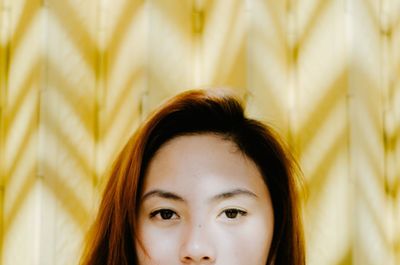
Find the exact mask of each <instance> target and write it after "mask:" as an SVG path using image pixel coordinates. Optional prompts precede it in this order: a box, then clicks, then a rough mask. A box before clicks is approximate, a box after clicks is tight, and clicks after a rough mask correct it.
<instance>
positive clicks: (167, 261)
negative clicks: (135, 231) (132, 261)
mask: <svg viewBox="0 0 400 265" xmlns="http://www.w3.org/2000/svg"><path fill="white" fill-rule="evenodd" d="M139 237H140V238H141V239H142V243H143V247H144V248H145V250H146V252H147V254H148V255H149V257H147V256H146V255H145V253H144V251H143V250H142V249H141V248H140V246H139V245H138V244H136V249H137V252H138V259H139V264H140V265H155V264H157V265H158V264H163V265H175V264H177V261H178V259H179V255H178V254H179V252H178V246H179V238H180V234H179V230H178V229H168V230H163V229H158V228H156V227H152V226H147V227H146V226H144V227H143V228H142V229H140V230H139Z"/></svg>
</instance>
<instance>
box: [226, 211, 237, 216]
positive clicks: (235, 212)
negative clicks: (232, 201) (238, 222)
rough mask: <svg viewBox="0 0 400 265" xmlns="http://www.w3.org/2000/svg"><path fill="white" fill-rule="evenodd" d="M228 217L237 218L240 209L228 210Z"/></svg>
mask: <svg viewBox="0 0 400 265" xmlns="http://www.w3.org/2000/svg"><path fill="white" fill-rule="evenodd" d="M225 214H226V217H228V218H236V216H237V214H238V211H237V210H226V212H225Z"/></svg>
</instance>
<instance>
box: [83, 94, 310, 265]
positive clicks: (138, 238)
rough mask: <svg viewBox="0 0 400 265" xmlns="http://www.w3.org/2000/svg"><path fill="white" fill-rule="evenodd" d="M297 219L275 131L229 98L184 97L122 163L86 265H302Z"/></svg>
mask: <svg viewBox="0 0 400 265" xmlns="http://www.w3.org/2000/svg"><path fill="white" fill-rule="evenodd" d="M300 219H301V218H300V213H299V208H298V199H297V192H296V181H295V179H294V176H293V161H292V159H291V158H290V155H288V153H287V152H285V150H284V148H283V147H282V144H281V143H280V142H279V140H278V138H277V136H276V135H275V134H273V132H272V131H271V129H270V128H268V127H267V126H265V125H263V124H262V123H260V122H258V121H256V120H253V119H249V118H247V117H245V115H244V110H243V107H242V106H241V104H240V102H239V101H238V100H237V99H236V98H235V97H233V96H232V95H230V94H229V93H222V92H221V91H219V92H217V91H214V90H192V91H187V92H184V93H182V94H179V95H177V96H176V97H174V98H172V99H170V100H169V101H168V102H166V103H165V104H164V105H162V106H161V107H160V108H159V109H158V110H157V111H155V112H154V113H153V115H152V116H150V118H149V119H148V120H147V121H146V122H145V123H144V124H143V125H142V126H141V127H140V128H139V129H138V130H137V132H136V133H135V134H134V135H133V136H132V138H131V139H130V140H129V141H128V143H127V144H126V146H125V148H124V149H123V150H122V152H121V153H120V155H119V156H118V158H117V160H116V161H115V163H114V165H113V168H112V170H111V174H110V176H109V180H108V183H107V186H106V188H105V191H104V194H103V199H102V202H101V204H100V209H99V213H98V216H97V219H96V222H95V224H94V226H93V228H92V238H91V240H90V242H89V243H88V247H87V251H86V255H85V257H84V260H83V264H85V265H89V264H91V265H94V264H108V265H111V264H113V265H114V264H115V265H116V264H118V265H123V264H126V265H127V264H141V265H147V264H154V265H175V264H216V265H218V264H221V265H225V264H230V265H235V264H236V265H262V264H304V246H303V235H302V227H301V222H300Z"/></svg>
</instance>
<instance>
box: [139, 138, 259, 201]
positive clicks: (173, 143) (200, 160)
mask: <svg viewBox="0 0 400 265" xmlns="http://www.w3.org/2000/svg"><path fill="white" fill-rule="evenodd" d="M193 187H196V188H199V189H200V188H205V189H207V190H210V189H216V190H220V189H224V188H237V187H242V188H249V189H252V190H254V191H256V192H257V191H259V192H260V193H265V189H266V186H265V184H264V181H263V179H262V176H261V173H260V172H259V170H258V168H257V166H256V164H255V163H254V162H253V161H252V160H251V159H250V158H248V157H247V156H245V155H244V154H243V153H242V152H241V151H240V150H239V148H238V147H237V146H236V144H235V143H234V142H232V141H230V140H226V139H223V138H222V136H219V135H216V134H211V133H205V134H196V135H184V136H178V137H176V138H173V139H172V140H170V141H168V142H167V143H166V144H164V145H163V146H162V147H161V148H160V149H159V150H158V151H157V152H156V154H155V155H154V157H153V158H152V160H151V161H150V164H149V166H148V169H147V172H146V175H145V181H144V190H145V191H146V190H149V189H151V188H166V189H172V190H174V191H176V192H181V193H185V192H187V191H188V190H190V189H191V188H193Z"/></svg>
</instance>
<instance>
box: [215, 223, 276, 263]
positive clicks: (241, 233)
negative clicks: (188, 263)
mask: <svg viewBox="0 0 400 265" xmlns="http://www.w3.org/2000/svg"><path fill="white" fill-rule="evenodd" d="M272 233H273V231H272V227H268V226H267V225H266V223H265V221H264V220H262V219H254V220H249V222H246V223H245V224H243V225H241V226H238V227H235V226H232V227H227V228H224V229H220V232H219V233H218V234H219V235H218V236H217V237H216V240H217V241H219V242H218V246H219V255H218V257H219V259H220V261H221V263H220V264H238V265H248V264H251V265H265V264H266V261H267V257H268V252H269V248H270V245H271V240H272Z"/></svg>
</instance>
